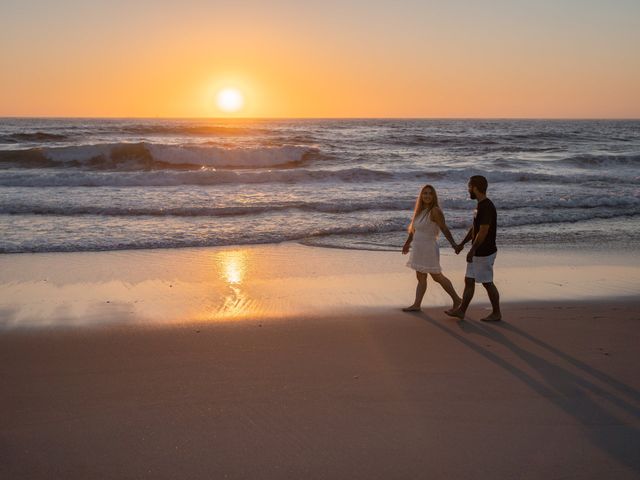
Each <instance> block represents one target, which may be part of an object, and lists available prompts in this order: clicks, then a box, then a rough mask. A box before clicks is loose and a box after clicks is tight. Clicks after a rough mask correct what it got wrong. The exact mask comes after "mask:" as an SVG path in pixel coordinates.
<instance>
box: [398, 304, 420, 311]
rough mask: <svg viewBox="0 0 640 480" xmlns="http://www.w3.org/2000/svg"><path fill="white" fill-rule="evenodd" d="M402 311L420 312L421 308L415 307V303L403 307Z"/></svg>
mask: <svg viewBox="0 0 640 480" xmlns="http://www.w3.org/2000/svg"><path fill="white" fill-rule="evenodd" d="M402 311H403V312H421V311H422V309H421V308H420V307H416V306H415V305H411V306H410V307H404V308H403V309H402Z"/></svg>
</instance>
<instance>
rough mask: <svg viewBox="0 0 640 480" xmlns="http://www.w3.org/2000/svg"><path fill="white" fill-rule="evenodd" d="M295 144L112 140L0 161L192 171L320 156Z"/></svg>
mask: <svg viewBox="0 0 640 480" xmlns="http://www.w3.org/2000/svg"><path fill="white" fill-rule="evenodd" d="M319 153H320V152H319V150H318V149H317V148H311V147H303V146H297V145H281V146H277V147H276V146H270V147H254V148H250V147H242V148H222V147H216V146H206V147H205V146H180V145H166V144H152V143H146V142H141V143H115V144H97V145H83V146H69V147H57V148H56V147H50V148H48V147H44V148H30V149H24V150H5V151H0V164H4V165H5V166H10V167H13V168H46V167H79V168H84V169H89V170H123V171H131V170H145V171H148V170H185V169H187V170H189V169H190V170H194V169H198V168H202V167H210V168H220V169H242V168H274V167H277V168H286V167H293V166H297V165H300V164H302V163H304V162H305V161H306V160H309V159H310V158H311V157H313V156H318V155H319Z"/></svg>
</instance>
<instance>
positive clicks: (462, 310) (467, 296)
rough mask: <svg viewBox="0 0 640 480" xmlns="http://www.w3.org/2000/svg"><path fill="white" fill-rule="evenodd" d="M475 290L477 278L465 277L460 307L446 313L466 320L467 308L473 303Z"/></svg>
mask: <svg viewBox="0 0 640 480" xmlns="http://www.w3.org/2000/svg"><path fill="white" fill-rule="evenodd" d="M475 290H476V280H475V278H469V277H464V293H463V294H462V303H461V304H460V306H459V307H458V308H454V309H451V310H446V311H445V312H444V313H446V314H447V315H449V316H450V317H456V318H459V319H460V320H464V316H465V314H466V313H467V308H469V304H470V303H471V299H472V298H473V294H474V292H475Z"/></svg>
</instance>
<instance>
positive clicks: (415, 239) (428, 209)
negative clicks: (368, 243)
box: [402, 185, 462, 312]
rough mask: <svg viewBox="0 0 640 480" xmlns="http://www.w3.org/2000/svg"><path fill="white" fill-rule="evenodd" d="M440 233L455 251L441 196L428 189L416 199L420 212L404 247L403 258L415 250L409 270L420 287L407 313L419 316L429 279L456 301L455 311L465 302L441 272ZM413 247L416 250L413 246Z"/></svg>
mask: <svg viewBox="0 0 640 480" xmlns="http://www.w3.org/2000/svg"><path fill="white" fill-rule="evenodd" d="M440 231H442V233H444V236H445V238H446V239H447V240H449V243H450V244H451V247H452V248H453V249H454V250H455V249H456V247H457V246H458V245H457V244H456V242H455V241H454V240H453V236H452V235H451V232H450V231H449V228H448V227H447V224H446V223H445V221H444V214H443V213H442V210H440V207H439V206H438V195H437V193H436V190H435V188H433V187H432V186H431V185H425V186H424V187H422V190H421V191H420V195H418V198H417V199H416V208H415V210H414V212H413V219H412V220H411V224H410V225H409V237H408V238H407V241H406V242H405V243H404V246H403V247H402V254H403V255H406V254H407V253H408V252H409V249H411V256H410V258H409V261H408V262H407V266H408V267H410V268H413V269H414V270H415V271H416V277H417V278H418V286H417V287H416V299H415V301H414V302H413V305H411V306H409V307H406V308H403V309H402V310H403V311H405V312H418V311H420V305H421V304H422V298H423V297H424V294H425V292H426V291H427V276H428V275H431V278H433V280H434V281H436V282H437V283H439V284H440V285H441V286H442V288H444V291H445V292H447V293H448V294H449V296H450V297H451V300H453V308H454V309H455V308H457V307H458V305H460V302H461V301H462V299H461V298H460V297H459V296H458V294H457V293H456V291H455V290H454V288H453V285H451V281H450V280H449V279H448V278H447V277H445V276H444V275H443V274H442V268H440V248H439V247H438V235H439V234H440ZM412 243H413V247H412V245H411V244H412Z"/></svg>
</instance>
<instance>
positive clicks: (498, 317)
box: [480, 313, 502, 322]
mask: <svg viewBox="0 0 640 480" xmlns="http://www.w3.org/2000/svg"><path fill="white" fill-rule="evenodd" d="M501 320H502V315H499V314H496V313H491V315H487V316H486V317H484V318H481V319H480V321H481V322H499V321H501Z"/></svg>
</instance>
